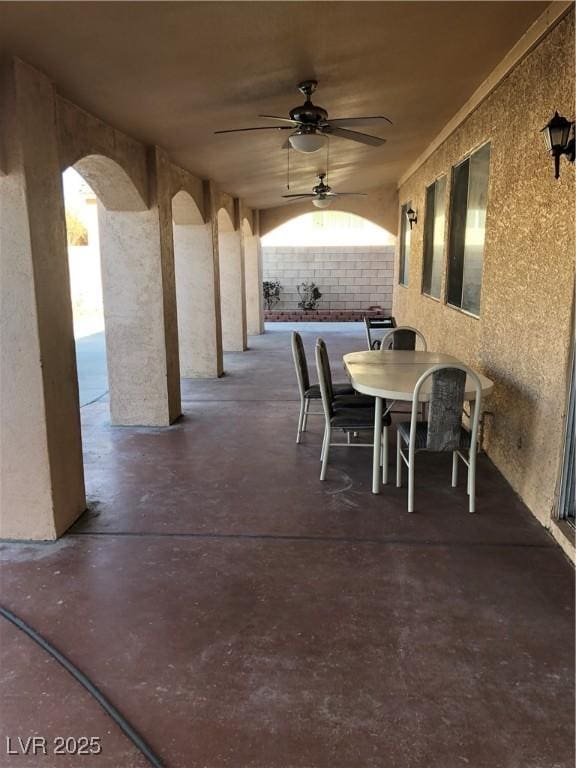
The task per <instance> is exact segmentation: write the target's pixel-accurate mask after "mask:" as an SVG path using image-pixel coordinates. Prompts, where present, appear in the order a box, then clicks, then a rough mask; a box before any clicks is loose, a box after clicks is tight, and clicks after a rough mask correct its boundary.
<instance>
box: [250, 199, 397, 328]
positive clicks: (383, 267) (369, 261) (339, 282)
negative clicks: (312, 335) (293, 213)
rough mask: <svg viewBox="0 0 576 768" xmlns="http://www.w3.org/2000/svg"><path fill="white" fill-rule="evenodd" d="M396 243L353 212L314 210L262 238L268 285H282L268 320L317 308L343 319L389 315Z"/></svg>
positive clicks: (264, 270) (265, 277) (390, 236)
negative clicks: (375, 313) (377, 313)
mask: <svg viewBox="0 0 576 768" xmlns="http://www.w3.org/2000/svg"><path fill="white" fill-rule="evenodd" d="M394 245H395V238H394V236H393V235H391V234H390V233H389V232H387V231H386V230H385V229H382V227H379V226H377V225H376V224H374V223H372V222H371V221H368V220H367V219H364V218H362V217H360V216H356V215H355V214H352V213H345V212H342V211H332V210H330V211H314V212H310V213H306V214H304V215H301V216H297V217H295V218H293V219H291V220H289V221H287V222H285V223H284V224H282V225H280V226H279V227H277V228H276V229H274V230H272V231H271V232H269V233H268V234H266V235H264V237H263V238H262V261H263V277H264V281H267V282H271V283H273V282H276V281H278V282H279V285H280V291H279V297H278V301H275V300H274V297H272V299H271V301H270V302H269V308H268V309H267V311H266V315H267V318H268V319H272V320H273V319H281V315H279V314H278V313H282V312H284V313H292V314H294V313H299V312H303V313H305V314H306V313H310V312H311V311H313V310H317V311H318V312H321V313H322V314H323V315H324V314H325V315H326V318H325V319H330V318H331V317H334V319H342V320H346V319H354V320H356V319H358V317H361V316H362V313H364V312H366V311H368V310H372V311H375V312H382V313H384V314H388V313H390V312H391V310H392V291H393V275H394ZM314 289H316V292H315V290H314ZM318 293H320V294H321V295H320V296H319V297H317V298H316V299H314V296H317V294H318Z"/></svg>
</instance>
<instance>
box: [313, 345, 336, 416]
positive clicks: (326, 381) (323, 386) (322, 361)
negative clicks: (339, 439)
mask: <svg viewBox="0 0 576 768" xmlns="http://www.w3.org/2000/svg"><path fill="white" fill-rule="evenodd" d="M316 369H317V372H318V383H319V384H320V394H321V395H322V406H323V408H324V415H325V416H326V418H327V419H329V418H330V417H331V416H333V415H334V408H333V407H332V403H333V402H334V390H333V388H332V371H331V370H330V359H329V357H328V350H327V349H326V344H325V343H324V340H323V339H317V340H316Z"/></svg>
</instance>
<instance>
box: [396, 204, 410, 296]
mask: <svg viewBox="0 0 576 768" xmlns="http://www.w3.org/2000/svg"><path fill="white" fill-rule="evenodd" d="M411 207H412V201H411V200H407V201H406V202H405V203H402V204H401V205H400V233H399V234H400V237H399V238H398V285H401V286H402V288H408V284H409V282H410V256H411V251H412V233H411V229H410V224H409V222H408V216H407V215H406V211H407V210H408V209H409V208H411ZM406 235H408V236H409V238H408V264H406V242H405V236H406ZM403 278H405V279H406V282H404V281H403Z"/></svg>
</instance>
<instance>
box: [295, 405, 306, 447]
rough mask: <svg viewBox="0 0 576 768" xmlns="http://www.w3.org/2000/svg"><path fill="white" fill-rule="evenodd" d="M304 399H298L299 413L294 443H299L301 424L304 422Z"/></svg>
mask: <svg viewBox="0 0 576 768" xmlns="http://www.w3.org/2000/svg"><path fill="white" fill-rule="evenodd" d="M305 404H306V400H305V399H304V398H302V399H301V400H300V415H299V416H298V431H297V432H296V443H300V442H301V440H302V426H303V423H304V409H305Z"/></svg>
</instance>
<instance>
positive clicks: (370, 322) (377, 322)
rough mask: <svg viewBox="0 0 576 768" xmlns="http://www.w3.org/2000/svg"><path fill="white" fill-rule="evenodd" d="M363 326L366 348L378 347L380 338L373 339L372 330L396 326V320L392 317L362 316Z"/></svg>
mask: <svg viewBox="0 0 576 768" xmlns="http://www.w3.org/2000/svg"><path fill="white" fill-rule="evenodd" d="M364 326H365V330H366V341H367V343H368V349H380V343H381V339H373V338H372V331H373V330H379V331H381V330H389V329H390V328H396V320H395V319H394V318H393V317H364Z"/></svg>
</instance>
